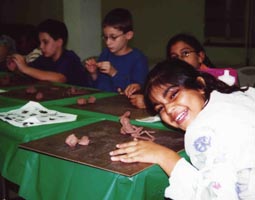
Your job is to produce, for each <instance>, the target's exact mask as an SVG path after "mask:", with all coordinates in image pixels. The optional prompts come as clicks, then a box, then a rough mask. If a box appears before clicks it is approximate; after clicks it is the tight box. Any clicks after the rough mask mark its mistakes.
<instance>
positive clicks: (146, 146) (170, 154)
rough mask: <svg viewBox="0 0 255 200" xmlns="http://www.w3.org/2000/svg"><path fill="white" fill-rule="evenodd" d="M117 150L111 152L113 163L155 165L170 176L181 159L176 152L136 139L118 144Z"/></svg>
mask: <svg viewBox="0 0 255 200" xmlns="http://www.w3.org/2000/svg"><path fill="white" fill-rule="evenodd" d="M116 147H117V148H118V149H117V150H114V151H111V152H110V156H111V160H112V161H121V162H125V163H133V162H144V163H155V164H158V165H160V167H161V168H162V169H163V170H164V171H165V172H166V173H167V174H168V175H170V174H171V172H172V170H173V168H174V166H175V164H176V163H177V161H178V160H179V159H180V158H181V157H180V156H179V155H178V154H177V153H176V152H174V151H172V150H171V149H168V148H167V147H164V146H162V145H159V144H156V143H154V142H150V141H142V140H137V139H135V140H134V141H131V142H127V143H123V144H117V145H116Z"/></svg>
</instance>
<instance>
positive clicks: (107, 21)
mask: <svg viewBox="0 0 255 200" xmlns="http://www.w3.org/2000/svg"><path fill="white" fill-rule="evenodd" d="M102 26H103V28H104V27H106V26H112V27H114V28H115V29H118V30H120V31H123V33H127V32H129V31H133V19H132V15H131V13H130V12H129V11H128V10H127V9H124V8H115V9H113V10H111V11H110V12H109V13H108V14H107V15H106V16H105V17H104V20H103V23H102Z"/></svg>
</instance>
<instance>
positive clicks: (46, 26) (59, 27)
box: [37, 19, 68, 46]
mask: <svg viewBox="0 0 255 200" xmlns="http://www.w3.org/2000/svg"><path fill="white" fill-rule="evenodd" d="M37 30H38V33H40V32H45V33H48V34H49V35H50V36H51V37H52V38H53V39H54V40H57V39H62V40H63V46H65V45H66V43H67V38H68V31H67V28H66V25H65V23H63V22H60V21H58V20H54V19H46V20H45V21H43V22H41V23H40V24H39V25H38V27H37Z"/></svg>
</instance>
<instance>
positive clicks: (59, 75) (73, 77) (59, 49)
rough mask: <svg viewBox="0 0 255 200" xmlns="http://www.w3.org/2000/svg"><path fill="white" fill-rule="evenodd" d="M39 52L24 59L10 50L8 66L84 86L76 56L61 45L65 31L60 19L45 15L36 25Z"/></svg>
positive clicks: (64, 39) (43, 79)
mask: <svg viewBox="0 0 255 200" xmlns="http://www.w3.org/2000/svg"><path fill="white" fill-rule="evenodd" d="M38 33H39V40H40V49H41V51H42V55H41V56H39V57H38V58H37V59H36V60H34V61H33V62H31V63H26V61H25V58H24V57H23V56H22V55H19V54H14V55H13V56H12V58H11V62H9V66H8V67H9V69H10V70H11V69H12V70H13V69H14V68H13V67H11V66H13V65H16V67H17V68H18V70H19V71H20V72H22V73H23V74H26V75H28V76H30V77H32V78H34V79H38V80H42V81H50V82H60V83H68V84H73V85H79V86H88V84H87V75H86V71H85V70H84V68H83V66H82V63H81V61H80V58H79V57H78V56H77V55H76V54H75V53H74V52H73V51H70V50H66V49H65V45H66V43H67V38H68V31H67V28H66V25H65V24H64V23H63V22H60V21H57V20H53V19H47V20H45V21H43V22H41V23H40V24H39V25H38Z"/></svg>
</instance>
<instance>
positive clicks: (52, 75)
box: [12, 54, 66, 83]
mask: <svg viewBox="0 0 255 200" xmlns="http://www.w3.org/2000/svg"><path fill="white" fill-rule="evenodd" d="M12 60H13V61H14V62H15V63H16V65H17V67H18V69H19V70H20V71H21V72H22V73H24V74H26V75H28V76H31V77H33V78H35V79H38V80H42V81H52V82H60V83H65V82H66V77H65V76H64V75H63V74H61V73H57V72H51V71H43V70H39V69H36V68H33V67H30V66H28V65H27V63H26V61H25V58H24V57H23V56H22V55H19V54H14V55H13V56H12Z"/></svg>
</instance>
